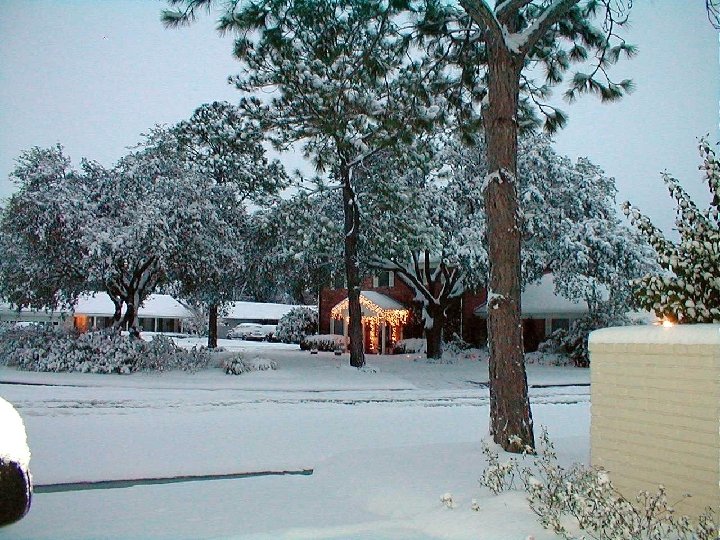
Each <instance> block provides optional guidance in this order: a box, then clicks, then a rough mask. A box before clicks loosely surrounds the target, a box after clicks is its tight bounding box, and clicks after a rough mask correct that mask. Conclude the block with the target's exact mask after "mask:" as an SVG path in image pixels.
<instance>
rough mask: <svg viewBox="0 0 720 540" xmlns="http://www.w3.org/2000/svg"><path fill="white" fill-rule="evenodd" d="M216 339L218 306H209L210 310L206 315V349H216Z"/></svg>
mask: <svg viewBox="0 0 720 540" xmlns="http://www.w3.org/2000/svg"><path fill="white" fill-rule="evenodd" d="M217 339H218V305H217V304H210V310H209V313H208V340H207V346H208V349H216V348H217Z"/></svg>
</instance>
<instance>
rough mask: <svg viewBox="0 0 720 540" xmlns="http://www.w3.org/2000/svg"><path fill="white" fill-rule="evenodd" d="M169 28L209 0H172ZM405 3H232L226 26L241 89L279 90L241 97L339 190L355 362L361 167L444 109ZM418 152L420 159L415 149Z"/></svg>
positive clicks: (360, 354) (359, 347)
mask: <svg viewBox="0 0 720 540" xmlns="http://www.w3.org/2000/svg"><path fill="white" fill-rule="evenodd" d="M169 2H170V4H171V5H175V6H184V9H179V10H176V11H166V12H164V15H163V19H164V21H165V23H166V24H167V25H169V26H174V25H178V24H183V23H187V22H189V21H191V20H192V19H193V18H194V17H195V15H196V12H197V10H198V9H201V8H203V7H207V8H209V7H210V6H211V5H212V4H213V2H212V0H169ZM407 7H408V4H407V2H383V1H381V0H314V1H309V0H264V1H261V2H252V3H238V2H231V3H229V4H227V5H226V6H225V8H224V9H225V11H224V13H223V14H222V16H221V18H220V23H219V30H220V31H235V32H236V33H237V34H238V38H237V39H236V41H235V54H236V56H237V57H238V58H239V59H240V61H241V62H242V64H243V68H244V72H243V74H242V75H239V76H236V77H233V78H232V81H233V82H234V83H235V84H236V86H237V87H238V89H240V90H242V91H244V92H247V93H252V92H257V91H258V90H263V89H268V88H272V89H276V90H277V92H275V93H273V94H271V97H270V99H269V100H268V101H267V102H263V101H261V100H260V99H259V98H257V97H256V96H253V97H246V98H243V99H242V101H241V104H240V105H241V107H242V108H243V109H244V111H245V112H246V113H247V114H248V115H249V116H250V117H252V118H254V119H256V120H258V121H259V122H260V125H261V126H262V127H263V129H265V130H266V132H267V133H268V135H269V137H270V139H271V140H272V141H273V143H274V144H275V146H276V147H277V148H278V149H281V150H283V149H285V150H286V149H288V148H289V147H290V146H291V145H292V144H293V143H299V144H302V148H303V153H304V155H305V157H307V158H310V159H311V160H312V161H313V163H314V165H315V166H316V168H317V169H318V170H319V171H322V172H326V173H327V174H328V175H329V177H330V181H331V182H333V183H334V184H335V185H336V186H337V187H338V189H340V190H341V192H342V195H343V197H342V205H343V206H342V207H343V220H344V237H343V243H344V260H345V273H346V281H347V288H348V301H349V317H350V322H349V336H350V364H351V365H352V366H355V367H361V366H363V365H364V363H365V358H364V350H363V335H362V323H361V309H360V281H361V276H360V257H359V247H358V243H359V238H360V234H361V228H362V223H361V219H360V208H359V206H358V200H357V193H356V188H355V185H356V178H355V177H356V173H357V172H358V168H359V167H361V166H362V164H363V163H364V162H365V161H366V160H367V159H368V158H370V157H371V156H373V155H374V154H377V153H379V152H382V151H384V150H387V149H390V148H393V147H394V146H396V145H397V144H399V143H400V142H402V143H408V142H410V141H411V140H412V139H413V137H414V135H415V134H416V133H418V132H420V131H423V130H424V129H427V128H428V127H429V126H431V125H432V124H433V123H434V122H435V121H436V120H437V119H438V118H439V117H441V116H442V111H443V107H444V103H445V100H444V99H443V98H440V97H438V98H437V99H436V98H435V97H434V95H433V93H432V92H430V91H428V87H429V86H431V85H432V84H435V83H434V82H433V81H432V80H431V79H430V78H427V77H425V72H424V70H423V65H422V64H421V63H420V62H419V61H418V60H415V59H413V55H412V54H410V52H409V51H410V45H411V40H410V39H409V34H408V33H407V31H406V30H405V29H404V28H403V26H402V25H401V23H402V21H401V20H400V19H399V15H400V13H401V12H402V10H403V9H404V8H407ZM413 157H418V158H421V156H413Z"/></svg>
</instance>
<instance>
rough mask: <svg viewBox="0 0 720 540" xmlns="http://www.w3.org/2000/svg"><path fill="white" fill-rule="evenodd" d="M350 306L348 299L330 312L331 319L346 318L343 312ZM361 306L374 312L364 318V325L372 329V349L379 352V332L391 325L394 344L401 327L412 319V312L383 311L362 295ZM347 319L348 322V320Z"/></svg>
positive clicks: (400, 310) (398, 310)
mask: <svg viewBox="0 0 720 540" xmlns="http://www.w3.org/2000/svg"><path fill="white" fill-rule="evenodd" d="M348 304H349V302H348V299H347V298H346V299H345V300H343V301H342V302H340V303H338V304H337V305H336V306H335V307H333V308H332V309H331V310H330V317H332V318H333V319H343V318H345V317H344V313H343V312H346V311H347V310H348ZM360 305H361V306H362V307H364V308H366V309H367V310H369V311H371V312H373V315H363V316H362V324H363V325H367V326H368V328H369V329H370V348H371V349H374V350H377V351H380V350H381V349H380V346H379V345H380V344H379V332H378V330H379V329H380V328H381V327H382V325H384V324H386V323H387V324H389V325H390V336H391V340H392V343H393V344H394V343H395V342H396V341H397V338H398V336H399V334H400V326H402V325H403V324H405V323H406V322H407V321H408V319H409V317H410V311H408V310H407V309H383V308H381V307H380V306H378V305H377V304H375V303H374V302H372V301H370V300H368V299H367V298H365V297H364V296H363V295H360ZM345 319H346V321H347V318H345ZM346 328H347V327H346Z"/></svg>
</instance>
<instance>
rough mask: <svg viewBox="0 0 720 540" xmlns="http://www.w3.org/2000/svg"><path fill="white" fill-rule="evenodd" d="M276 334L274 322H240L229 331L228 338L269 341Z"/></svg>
mask: <svg viewBox="0 0 720 540" xmlns="http://www.w3.org/2000/svg"><path fill="white" fill-rule="evenodd" d="M274 334H275V325H274V324H257V323H240V324H238V325H237V326H235V328H233V329H232V330H230V331H229V332H228V335H227V338H228V339H245V340H248V341H269V340H271V339H272V337H273V335H274Z"/></svg>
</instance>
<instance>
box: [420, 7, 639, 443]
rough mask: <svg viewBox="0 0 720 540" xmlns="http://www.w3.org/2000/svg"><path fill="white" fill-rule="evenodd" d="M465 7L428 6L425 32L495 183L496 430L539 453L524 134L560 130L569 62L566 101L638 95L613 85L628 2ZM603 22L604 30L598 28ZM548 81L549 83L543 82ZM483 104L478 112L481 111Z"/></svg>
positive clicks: (489, 209) (625, 47)
mask: <svg viewBox="0 0 720 540" xmlns="http://www.w3.org/2000/svg"><path fill="white" fill-rule="evenodd" d="M459 4H460V7H461V9H457V8H455V7H454V6H453V5H451V4H446V3H444V2H440V1H437V0H435V1H429V2H427V9H426V10H425V17H424V18H423V19H422V20H421V21H420V23H419V26H420V28H421V29H422V31H423V32H424V33H425V35H426V36H427V40H426V42H425V43H426V44H427V48H428V54H429V55H430V56H432V57H433V58H436V59H442V61H443V62H446V61H448V60H449V61H450V62H451V64H454V69H453V70H451V73H450V76H451V77H452V76H453V75H454V77H455V84H452V85H451V86H449V87H448V90H447V92H448V93H449V95H450V96H451V97H450V101H451V103H453V104H454V105H455V106H456V107H457V109H458V111H459V112H458V115H459V117H460V119H461V120H462V121H463V124H464V125H463V126H461V130H462V131H463V132H464V133H465V134H466V135H467V137H468V138H471V137H472V135H473V134H474V133H475V132H477V131H478V130H479V129H480V127H481V126H482V130H483V132H484V134H485V140H486V144H487V162H488V171H489V173H488V175H487V176H486V177H485V178H476V179H473V182H474V183H476V184H478V185H482V186H483V200H484V205H485V212H486V218H487V231H488V235H487V236H488V240H489V242H488V255H489V261H490V279H489V291H490V297H491V304H492V305H491V306H490V307H491V309H490V310H489V313H490V317H489V320H488V334H489V343H490V360H489V363H490V417H491V426H490V431H491V433H492V435H493V439H494V440H495V442H497V443H498V444H500V445H501V446H502V447H503V448H504V449H506V450H509V451H515V452H520V451H522V450H523V449H524V448H525V447H526V446H530V447H532V446H534V435H533V422H532V414H531V411H530V402H529V399H528V395H527V377H526V373H525V366H524V362H523V344H522V324H521V321H520V310H521V308H520V289H521V253H520V244H521V228H522V227H521V223H520V219H519V216H520V214H519V212H518V210H519V207H518V197H517V188H516V178H517V155H518V154H517V149H518V147H517V145H518V142H517V136H518V130H519V129H532V128H533V127H537V126H538V125H539V124H540V123H541V122H540V121H539V119H538V114H537V113H539V114H540V115H541V116H542V117H544V127H545V129H546V130H548V131H550V132H552V131H554V130H556V129H559V128H561V127H562V126H563V125H564V124H565V122H566V117H565V115H564V114H563V113H562V111H560V110H558V109H557V108H555V107H553V106H550V105H549V104H548V103H547V102H546V98H547V96H548V95H549V93H550V92H551V89H552V87H553V86H556V85H557V84H559V83H561V82H562V81H563V79H564V76H565V73H566V72H567V71H568V70H569V69H570V68H571V67H572V64H579V65H581V66H585V67H589V71H588V72H585V73H583V72H580V71H578V72H576V73H574V75H573V76H572V78H571V80H570V87H569V88H568V90H567V91H566V92H565V97H566V98H567V99H568V100H573V99H575V98H577V97H578V95H579V94H580V93H583V92H589V93H595V94H597V95H599V96H600V97H601V99H602V100H603V101H614V100H617V99H619V98H621V97H622V96H623V95H624V94H625V93H626V92H628V91H630V90H631V89H632V83H631V82H630V81H629V80H623V81H618V82H616V81H613V80H612V79H610V77H609V75H608V68H609V66H610V65H611V64H613V63H615V62H617V60H618V59H619V58H620V56H621V55H626V56H632V55H633V54H634V53H635V48H634V47H632V46H631V45H629V44H627V43H626V42H625V40H623V39H622V38H620V37H619V36H618V34H617V30H618V28H620V27H622V25H623V24H624V23H625V22H626V20H627V17H626V16H627V10H628V9H629V7H630V5H631V4H632V2H631V1H630V0H586V1H581V0H555V1H553V2H549V1H545V0H501V1H497V2H495V6H494V8H493V7H490V5H489V3H488V2H487V1H486V0H460V2H459ZM596 21H602V28H598V27H597V26H596V25H595V22H596ZM539 74H544V80H540V81H539V80H538V78H537V77H538V75H539ZM478 104H480V107H479V108H478Z"/></svg>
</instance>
